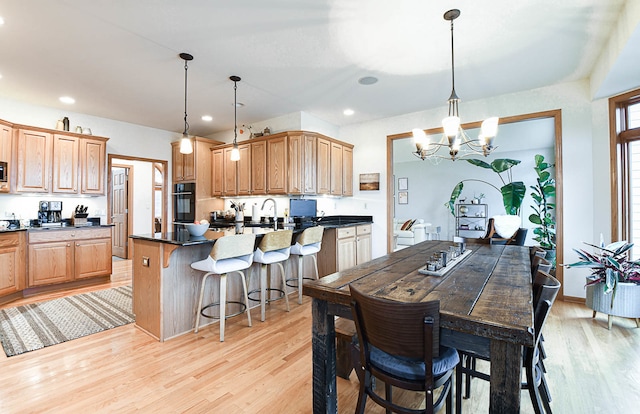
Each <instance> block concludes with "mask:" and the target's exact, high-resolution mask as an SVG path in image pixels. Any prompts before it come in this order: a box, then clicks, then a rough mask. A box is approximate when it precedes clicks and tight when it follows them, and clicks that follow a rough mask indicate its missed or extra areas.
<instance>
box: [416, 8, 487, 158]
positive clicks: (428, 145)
mask: <svg viewBox="0 0 640 414" xmlns="http://www.w3.org/2000/svg"><path fill="white" fill-rule="evenodd" d="M458 16H460V10H458V9H452V10H449V11H447V12H446V13H445V14H444V16H443V17H444V19H445V20H447V21H450V22H451V95H450V96H449V99H448V100H447V104H448V106H449V113H448V116H447V117H446V118H444V119H443V120H442V128H443V129H444V134H443V136H442V138H441V139H440V141H439V142H429V140H428V138H427V137H426V135H425V133H424V131H423V130H421V129H414V130H413V137H414V140H415V144H416V151H414V152H413V153H412V154H413V155H415V156H416V157H418V158H421V159H422V160H425V159H429V160H430V161H432V162H434V163H438V162H439V159H451V160H452V161H455V160H457V159H459V158H463V157H467V156H472V155H484V156H485V157H486V156H487V155H489V154H490V153H491V151H493V150H494V149H495V147H494V146H493V139H494V137H495V136H496V134H497V132H498V118H497V117H492V118H488V119H486V120H485V121H484V122H482V127H481V132H480V135H479V136H478V140H477V141H474V140H472V139H471V138H469V136H468V135H467V134H466V132H465V131H464V130H463V129H462V127H461V126H460V114H459V112H458V103H459V102H460V98H458V95H457V94H456V81H455V79H456V78H455V65H454V59H453V57H454V54H453V21H454V20H455V19H457V18H458ZM441 148H443V149H444V150H445V152H446V153H448V154H447V155H441V154H439V150H440V149H441Z"/></svg>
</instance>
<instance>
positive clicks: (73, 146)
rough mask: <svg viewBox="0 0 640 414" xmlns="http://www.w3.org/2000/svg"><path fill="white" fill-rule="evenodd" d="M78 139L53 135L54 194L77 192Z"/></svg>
mask: <svg viewBox="0 0 640 414" xmlns="http://www.w3.org/2000/svg"><path fill="white" fill-rule="evenodd" d="M79 154H80V138H78V137H76V136H71V135H61V134H54V135H53V183H52V184H53V188H52V191H53V192H54V193H77V192H78V164H79V163H78V157H79Z"/></svg>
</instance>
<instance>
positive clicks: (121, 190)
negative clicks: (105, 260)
mask: <svg viewBox="0 0 640 414" xmlns="http://www.w3.org/2000/svg"><path fill="white" fill-rule="evenodd" d="M111 183H112V195H111V200H112V203H111V223H112V224H113V225H114V227H113V237H112V238H111V240H112V241H111V243H112V247H111V250H112V254H113V255H114V256H118V257H121V258H123V259H127V239H128V237H129V235H128V234H127V233H128V228H129V226H128V220H129V214H128V210H127V205H128V199H127V190H128V188H127V187H128V183H129V168H126V167H115V166H114V167H112V168H111Z"/></svg>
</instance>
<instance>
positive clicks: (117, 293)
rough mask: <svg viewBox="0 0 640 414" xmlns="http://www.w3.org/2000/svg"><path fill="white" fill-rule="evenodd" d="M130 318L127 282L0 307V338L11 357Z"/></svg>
mask: <svg viewBox="0 0 640 414" xmlns="http://www.w3.org/2000/svg"><path fill="white" fill-rule="evenodd" d="M133 321H134V316H133V313H132V312H131V286H122V287H117V288H111V289H106V290H99V291H96V292H90V293H82V294H79V295H74V296H68V297H64V298H59V299H54V300H50V301H47V302H42V303H34V304H31V305H23V306H17V307H15V308H7V309H0V341H1V342H2V348H3V349H4V352H5V353H6V354H7V356H9V357H11V356H14V355H20V354H23V353H25V352H30V351H34V350H36V349H41V348H44V347H47V346H51V345H56V344H59V343H62V342H66V341H70V340H72V339H76V338H80V337H83V336H87V335H91V334H94V333H97V332H102V331H105V330H107V329H112V328H115V327H118V326H122V325H126V324H128V323H132V322H133Z"/></svg>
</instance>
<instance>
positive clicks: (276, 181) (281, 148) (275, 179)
mask: <svg viewBox="0 0 640 414" xmlns="http://www.w3.org/2000/svg"><path fill="white" fill-rule="evenodd" d="M287 158H288V157H287V136H286V135H284V136H279V137H277V138H270V139H268V140H267V160H269V161H268V162H267V192H268V193H269V194H287Z"/></svg>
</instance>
